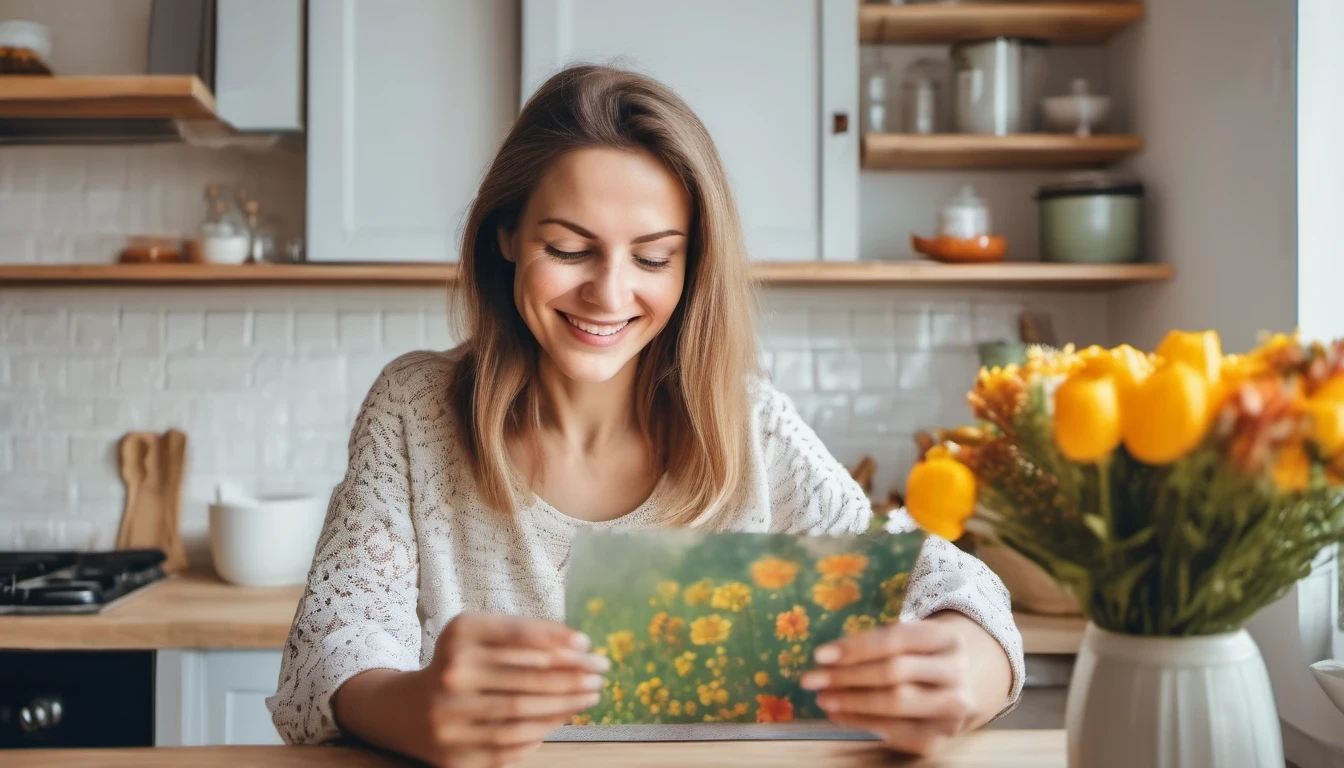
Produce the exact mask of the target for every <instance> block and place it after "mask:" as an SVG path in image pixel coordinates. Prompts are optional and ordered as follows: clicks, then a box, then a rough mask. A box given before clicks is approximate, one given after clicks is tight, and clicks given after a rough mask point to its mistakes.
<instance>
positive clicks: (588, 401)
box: [537, 354, 639, 453]
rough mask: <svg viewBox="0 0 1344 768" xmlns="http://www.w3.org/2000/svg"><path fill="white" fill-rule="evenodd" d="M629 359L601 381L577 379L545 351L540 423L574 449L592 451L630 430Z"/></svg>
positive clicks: (632, 397) (635, 366)
mask: <svg viewBox="0 0 1344 768" xmlns="http://www.w3.org/2000/svg"><path fill="white" fill-rule="evenodd" d="M638 362H639V358H638V357H635V358H634V359H632V360H630V362H629V363H628V364H626V366H625V367H624V368H622V369H621V370H620V372H619V373H617V374H616V375H615V376H613V377H612V378H610V379H608V380H607V381H602V382H587V381H575V380H574V379H571V378H570V377H568V376H566V375H565V374H564V372H563V371H561V370H560V369H559V368H558V367H556V365H555V363H554V362H553V361H552V360H551V359H550V358H549V357H547V356H546V355H545V354H543V355H541V359H540V360H539V361H538V365H537V368H538V371H537V372H538V378H539V383H540V385H541V426H542V429H544V430H547V431H551V432H553V433H554V434H556V435H557V436H559V437H560V438H561V439H562V440H563V441H564V442H565V443H567V444H569V445H570V446H572V447H573V448H574V449H575V450H578V451H582V452H584V453H590V452H593V451H595V450H598V449H600V448H601V447H602V446H603V445H605V444H607V443H609V442H611V441H612V440H613V439H616V438H620V437H622V436H624V435H626V434H627V433H628V431H629V430H630V429H631V428H633V426H634V424H635V373H636V372H637V370H638V367H639V366H638Z"/></svg>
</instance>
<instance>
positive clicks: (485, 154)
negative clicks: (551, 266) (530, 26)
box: [308, 0, 518, 261]
mask: <svg viewBox="0 0 1344 768" xmlns="http://www.w3.org/2000/svg"><path fill="white" fill-rule="evenodd" d="M308 25H309V28H308V124H309V131H308V239H309V243H310V245H309V249H308V250H309V254H310V257H309V258H310V259H311V260H314V261H455V260H457V257H458V252H457V250H458V236H459V232H460V229H461V224H462V222H463V220H464V217H465V214H466V212H467V209H468V207H469V206H470V204H471V200H472V198H473V197H474V195H475V193H476V187H477V185H478V184H479V182H480V178H481V175H482V173H483V172H484V170H485V168H486V165H487V164H488V163H489V161H490V159H491V157H492V156H493V155H494V151H495V149H496V147H497V144H498V142H499V141H500V139H501V138H503V135H504V133H505V131H506V130H507V129H508V126H509V123H510V121H511V120H512V119H513V117H514V116H515V115H516V113H517V83H518V78H517V72H518V43H517V25H518V11H517V6H516V5H515V4H514V3H509V2H494V0H456V1H455V2H449V3H445V2H441V0H398V2H395V3H380V2H373V0H325V1H324V2H321V3H310V4H309V6H308Z"/></svg>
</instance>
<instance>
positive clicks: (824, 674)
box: [799, 653, 959, 691]
mask: <svg viewBox="0 0 1344 768" xmlns="http://www.w3.org/2000/svg"><path fill="white" fill-rule="evenodd" d="M958 670H959V665H958V664H957V662H956V661H955V660H954V658H953V657H952V656H951V655H948V654H929V653H905V654H901V655H899V656H889V657H887V658H885V659H877V660H876V661H863V662H859V663H857V664H851V665H835V666H829V667H823V668H821V669H813V670H809V671H807V672H805V673H803V676H802V678H801V679H800V680H799V682H800V683H801V684H802V686H803V688H805V689H807V690H809V691H819V690H822V689H826V688H832V689H834V688H894V687H896V686H898V685H902V684H904V683H927V684H933V685H948V684H950V683H955V682H956V681H957V679H958V677H959V674H958Z"/></svg>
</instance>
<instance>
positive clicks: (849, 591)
mask: <svg viewBox="0 0 1344 768" xmlns="http://www.w3.org/2000/svg"><path fill="white" fill-rule="evenodd" d="M861 596H862V595H860V594H859V583H858V582H857V581H855V580H853V579H841V580H839V581H835V580H832V579H826V580H823V581H820V582H818V583H817V585H816V586H814V587H812V602H814V603H816V604H817V605H819V606H821V607H822V608H825V609H826V610H828V611H838V610H840V609H842V608H844V607H845V606H848V605H853V604H854V603H857V602H858V601H859V598H860V597H861Z"/></svg>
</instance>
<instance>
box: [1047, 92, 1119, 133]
mask: <svg viewBox="0 0 1344 768" xmlns="http://www.w3.org/2000/svg"><path fill="white" fill-rule="evenodd" d="M1041 113H1042V115H1043V116H1044V117H1045V124H1046V125H1047V126H1049V127H1050V130H1052V131H1055V132H1056V133H1073V134H1077V135H1078V136H1090V135H1092V132H1093V131H1094V130H1098V129H1100V128H1101V127H1102V126H1104V125H1105V124H1106V117H1107V116H1108V115H1109V114H1110V113H1111V97H1109V96H1090V95H1077V94H1075V95H1071V96H1050V97H1048V98H1045V99H1042V100H1041Z"/></svg>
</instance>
